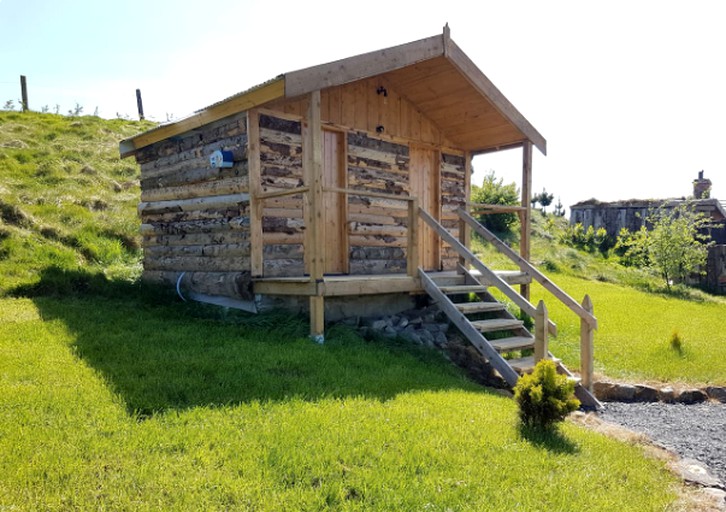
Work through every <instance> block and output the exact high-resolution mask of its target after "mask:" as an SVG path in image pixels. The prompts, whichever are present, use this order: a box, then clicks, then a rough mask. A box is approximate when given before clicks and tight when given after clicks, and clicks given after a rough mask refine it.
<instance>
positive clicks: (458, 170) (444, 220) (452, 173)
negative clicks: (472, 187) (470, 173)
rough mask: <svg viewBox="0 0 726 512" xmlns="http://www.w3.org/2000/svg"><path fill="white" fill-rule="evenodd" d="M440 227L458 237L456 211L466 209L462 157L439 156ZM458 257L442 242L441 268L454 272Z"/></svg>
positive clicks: (464, 161)
mask: <svg viewBox="0 0 726 512" xmlns="http://www.w3.org/2000/svg"><path fill="white" fill-rule="evenodd" d="M440 169H441V225H442V226H444V227H445V228H446V229H447V230H448V231H449V232H450V233H451V234H452V235H454V236H455V237H457V238H458V236H459V216H458V214H457V213H456V210H458V209H459V208H465V207H466V160H465V157H464V156H463V155H453V154H448V153H445V152H443V153H442V154H441V164H440ZM458 262H459V255H458V253H457V252H456V251H454V249H453V248H452V247H451V246H450V245H449V244H447V243H446V242H442V245H441V267H442V269H443V270H454V269H456V265H457V263H458Z"/></svg>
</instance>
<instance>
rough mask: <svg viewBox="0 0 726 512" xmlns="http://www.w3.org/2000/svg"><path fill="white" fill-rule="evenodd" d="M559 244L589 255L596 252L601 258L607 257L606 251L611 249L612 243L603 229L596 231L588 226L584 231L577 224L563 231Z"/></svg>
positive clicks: (581, 226)
mask: <svg viewBox="0 0 726 512" xmlns="http://www.w3.org/2000/svg"><path fill="white" fill-rule="evenodd" d="M560 242H562V243H563V244H566V245H569V246H570V247H575V248H577V249H582V250H583V251H587V252H590V253H594V252H595V251H598V252H600V253H601V254H602V255H603V256H607V254H608V251H609V250H610V249H611V248H612V247H613V241H612V239H611V238H610V236H609V235H608V232H607V230H606V229H605V228H603V227H600V228H598V229H597V230H596V229H595V228H594V227H592V226H588V228H587V229H585V227H584V226H583V225H582V224H580V223H579V222H578V223H577V224H575V225H574V226H567V227H566V228H565V229H564V230H563V232H562V233H561V235H560Z"/></svg>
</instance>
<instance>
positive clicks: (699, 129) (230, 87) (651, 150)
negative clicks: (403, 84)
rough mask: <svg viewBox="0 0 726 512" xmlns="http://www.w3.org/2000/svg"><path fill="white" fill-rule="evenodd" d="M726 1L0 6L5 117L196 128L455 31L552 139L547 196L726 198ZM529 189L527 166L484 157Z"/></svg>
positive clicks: (538, 177)
mask: <svg viewBox="0 0 726 512" xmlns="http://www.w3.org/2000/svg"><path fill="white" fill-rule="evenodd" d="M725 21H726V3H723V2H719V1H717V0H704V1H700V0H695V1H692V2H675V1H670V0H661V1H654V0H640V1H624V0H609V1H607V2H581V1H574V0H573V1H569V0H568V1H560V0H554V1H548V2H542V1H534V0H510V1H506V2H504V1H500V2H493V1H488V0H483V1H478V2H463V1H458V0H451V1H447V2H441V1H437V2H429V1H425V0H424V1H416V2H408V1H406V2H403V1H398V2H397V1H388V2H364V3H361V2H355V3H352V2H351V3H347V2H342V1H337V2H332V1H331V2H328V1H317V0H306V1H300V0H299V1H294V2H293V1H288V0H278V1H276V2H270V1H266V2H259V1H245V0H237V1H231V0H207V1H206V2H199V1H198V0H197V1H191V0H174V1H167V0H161V1H159V0H144V1H140V0H126V1H124V2H118V1H111V0H107V1H102V0H95V1H93V0H54V1H50V0H0V63H2V64H1V65H0V103H5V101H7V100H9V99H13V100H16V101H17V98H19V97H20V91H19V75H21V74H24V75H26V76H27V77H28V88H29V99H30V106H31V108H33V109H35V110H40V109H41V108H42V107H43V106H48V108H49V109H50V110H51V111H53V110H55V108H56V105H59V108H60V111H61V112H62V113H65V112H67V111H68V110H70V109H72V108H74V107H75V105H76V104H79V105H81V106H82V107H83V109H84V113H86V114H92V113H93V112H94V110H95V109H96V108H98V111H99V113H100V115H102V116H104V117H116V115H117V114H118V115H122V116H124V115H128V116H130V117H133V116H134V115H135V112H136V103H135V89H136V88H140V89H141V90H142V94H143V98H144V107H145V111H146V114H147V116H148V117H151V118H153V119H155V120H158V121H165V120H166V119H167V118H170V117H174V118H180V117H183V116H184V115H187V114H189V113H191V112H192V111H194V110H197V109H200V108H202V107H204V106H206V105H208V104H211V103H214V102H215V101H218V100H219V99H222V98H224V97H226V96H229V95H231V94H234V93H235V92H238V91H240V90H244V89H246V88H248V87H250V86H252V85H255V84H258V83H260V82H263V81H265V80H267V79H269V78H272V77H274V76H276V75H278V74H280V73H284V72H287V71H292V70H294V69H299V68H302V67H306V66H309V65H314V64H318V63H322V62H327V61H330V60H334V59H338V58H342V57H347V56H350V55H354V54H357V53H362V52H366V51H371V50H375V49H379V48H384V47H387V46H392V45H396V44H400V43H404V42H407V41H411V40H415V39H420V38H423V37H428V36H430V35H433V34H437V33H440V32H441V30H442V27H443V25H444V23H446V22H448V23H449V25H450V27H451V34H452V38H453V39H454V40H455V41H456V42H457V44H458V45H459V46H460V47H461V48H462V49H463V50H464V51H465V52H466V53H467V54H468V55H469V56H470V57H471V58H472V60H473V61H474V62H475V63H476V64H477V65H478V66H479V67H480V69H482V71H483V72H484V73H485V74H486V75H487V76H488V77H489V78H490V79H491V80H492V81H493V82H494V83H495V84H496V85H497V86H498V87H499V88H500V89H501V90H502V92H503V93H504V94H505V96H507V97H508V98H509V99H510V100H511V101H512V102H513V103H514V105H515V106H516V107H517V108H518V109H519V110H520V112H522V113H523V114H524V116H525V117H526V118H527V119H528V120H529V121H530V122H531V123H532V124H533V125H534V126H535V127H536V128H537V129H538V130H539V131H540V132H541V133H542V134H543V135H544V136H545V138H546V139H547V141H548V156H547V157H543V156H541V155H539V154H536V155H535V160H534V173H535V174H534V176H535V178H534V188H535V191H538V190H541V189H542V187H546V188H547V190H548V191H550V192H553V193H554V194H555V195H556V196H560V197H561V198H562V202H563V203H564V204H565V205H569V204H573V203H575V202H577V201H580V200H584V199H588V198H590V197H597V198H598V199H601V200H615V199H629V198H651V197H652V198H658V197H678V196H683V195H687V194H689V193H690V192H691V181H692V180H693V179H694V178H695V177H696V175H697V173H698V171H700V170H702V169H703V170H704V171H705V175H706V177H708V178H710V179H711V180H712V181H713V182H714V187H713V195H714V196H716V197H719V198H720V199H723V200H726V152H725V151H724V146H725V142H724V141H725V140H726V123H725V122H724V119H726V68H725V67H724V64H723V63H724V62H725V59H724V53H725V51H726V30H725V27H724V22H725ZM474 167H475V169H476V171H477V173H476V174H475V182H476V181H480V180H481V176H482V174H483V172H484V171H486V170H488V169H494V170H495V171H496V172H497V174H499V175H501V176H503V177H504V178H505V179H506V180H507V181H516V182H517V183H518V184H519V180H520V177H519V174H520V170H519V167H520V156H519V154H517V152H514V151H513V152H508V153H505V154H502V155H497V156H491V157H477V158H476V159H475V162H474Z"/></svg>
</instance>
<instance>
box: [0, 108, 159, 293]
mask: <svg viewBox="0 0 726 512" xmlns="http://www.w3.org/2000/svg"><path fill="white" fill-rule="evenodd" d="M151 126H153V125H152V124H151V123H148V122H136V121H125V120H120V119H117V120H104V119H100V118H98V117H91V116H85V117H65V116H59V115H54V114H40V113H33V112H28V113H20V112H0V295H4V294H7V293H8V292H9V291H10V290H12V289H13V288H17V287H27V286H32V285H34V284H37V283H38V281H39V279H40V276H41V275H43V274H44V273H46V272H47V271H48V270H49V269H52V268H53V269H62V270H65V271H75V270H80V269H83V272H85V273H90V274H93V273H105V274H106V275H107V276H109V277H114V278H124V279H131V278H133V277H134V276H135V275H136V274H137V273H138V272H139V270H140V266H139V259H140V250H139V245H140V244H139V235H138V231H139V229H138V228H139V222H138V220H137V217H136V204H137V202H138V199H139V185H138V167H137V166H136V165H135V163H134V162H133V161H132V160H124V161H122V160H120V159H119V156H118V141H119V140H121V139H123V138H125V137H128V136H130V135H133V134H135V133H138V132H140V131H143V130H146V129H148V128H150V127H151Z"/></svg>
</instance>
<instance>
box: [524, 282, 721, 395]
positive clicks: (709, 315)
mask: <svg viewBox="0 0 726 512" xmlns="http://www.w3.org/2000/svg"><path fill="white" fill-rule="evenodd" d="M552 277H553V278H554V280H555V282H556V283H557V284H558V285H559V286H560V287H562V288H563V289H564V290H566V291H567V293H568V294H570V295H571V296H572V297H573V298H576V299H577V300H578V301H582V299H583V298H584V296H585V294H589V295H590V298H591V299H592V301H593V305H594V308H595V316H597V318H598V322H599V325H600V328H599V330H598V331H596V332H595V370H596V371H597V372H599V373H601V374H604V375H606V376H609V377H614V378H619V379H624V380H639V381H642V380H648V381H659V382H670V383H678V382H681V383H688V384H716V385H724V384H726V331H725V330H724V329H723V321H724V318H726V300H724V299H720V298H717V297H710V299H709V300H708V301H702V302H697V301H693V300H686V299H681V298H678V297H669V296H667V295H661V294H657V295H656V294H652V293H646V292H643V291H640V290H636V289H633V288H629V287H624V286H619V285H614V284H611V283H603V282H599V281H596V280H584V279H580V278H576V277H572V276H564V275H556V276H552ZM532 299H533V301H538V300H540V299H544V301H545V304H546V305H547V307H548V311H549V314H550V317H551V318H552V319H553V320H554V321H555V322H556V323H557V325H558V328H559V331H560V334H559V335H558V338H557V339H555V340H553V341H552V343H551V347H552V350H553V351H554V352H555V353H556V354H557V356H558V357H562V358H563V359H564V361H565V364H567V365H570V366H572V367H573V368H578V367H579V365H580V361H579V336H580V322H579V318H578V317H576V316H575V315H574V314H573V313H571V312H570V311H569V310H568V309H566V308H565V307H564V306H563V305H562V304H561V303H560V302H559V301H557V300H555V299H553V298H552V296H551V295H550V294H549V293H548V292H546V291H545V290H543V289H542V288H541V287H539V286H533V290H532ZM674 331H677V332H678V333H679V335H680V337H681V350H676V349H674V348H673V346H672V345H671V337H672V334H673V332H674Z"/></svg>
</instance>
